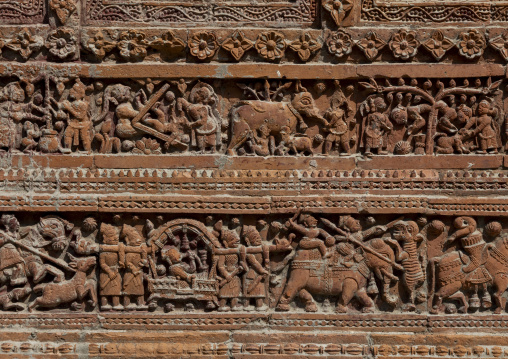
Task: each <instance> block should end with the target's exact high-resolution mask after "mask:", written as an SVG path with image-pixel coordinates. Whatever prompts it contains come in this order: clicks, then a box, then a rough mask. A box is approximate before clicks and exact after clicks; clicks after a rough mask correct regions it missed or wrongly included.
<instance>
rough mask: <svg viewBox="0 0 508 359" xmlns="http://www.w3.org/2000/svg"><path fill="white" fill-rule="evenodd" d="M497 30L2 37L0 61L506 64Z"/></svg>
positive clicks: (90, 31) (505, 44)
mask: <svg viewBox="0 0 508 359" xmlns="http://www.w3.org/2000/svg"><path fill="white" fill-rule="evenodd" d="M507 49H508V33H507V32H506V31H505V30H504V29H502V28H493V29H489V30H488V31H485V30H483V29H477V28H469V27H468V28H462V29H443V30H441V29H428V28H426V29H421V30H419V31H415V30H411V29H409V28H401V29H398V30H389V29H376V28H371V27H358V28H342V29H338V30H323V31H320V30H316V29H309V30H305V29H302V30H288V29H254V28H249V29H240V28H238V29H235V30H225V29H220V30H208V29H199V30H198V29H196V30H184V29H171V30H161V29H157V28H149V29H137V28H135V29H123V28H122V29H119V28H114V29H110V28H102V29H101V28H95V27H94V28H84V29H83V30H82V31H81V32H78V31H77V29H76V28H74V27H72V26H62V27H58V28H56V29H48V28H47V27H46V26H42V27H38V28H33V27H24V28H21V29H19V30H14V29H13V28H5V29H0V51H1V52H0V55H1V57H0V61H4V62H5V61H19V62H26V61H29V62H33V61H38V62H40V61H46V62H66V63H76V62H83V61H84V62H90V63H104V64H124V63H140V62H145V63H148V62H152V63H185V62H186V63H238V62H241V63H256V62H266V63H278V64H306V63H311V64H318V63H321V64H353V65H354V64H356V63H362V64H363V63H365V64H369V63H386V62H397V63H404V64H407V63H445V64H449V63H464V64H466V63H467V64H478V63H483V62H488V63H498V64H506V62H507V61H508V50H507Z"/></svg>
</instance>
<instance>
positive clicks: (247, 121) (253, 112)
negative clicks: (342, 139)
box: [228, 91, 328, 155]
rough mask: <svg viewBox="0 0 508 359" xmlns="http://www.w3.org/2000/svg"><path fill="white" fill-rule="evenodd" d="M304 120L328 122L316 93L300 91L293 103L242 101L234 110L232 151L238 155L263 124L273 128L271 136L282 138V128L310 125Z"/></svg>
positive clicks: (232, 111)
mask: <svg viewBox="0 0 508 359" xmlns="http://www.w3.org/2000/svg"><path fill="white" fill-rule="evenodd" d="M304 119H314V120H317V121H319V122H320V123H322V124H323V125H324V126H327V125H328V122H327V121H326V120H325V119H324V118H323V117H322V116H321V115H320V114H319V109H318V108H317V107H316V104H315V103H314V99H313V98H312V95H311V94H310V93H308V92H305V91H304V92H299V93H297V94H295V95H294V97H293V100H292V101H291V102H269V101H242V102H240V103H239V104H238V105H236V106H235V107H234V108H233V109H232V110H231V141H230V143H229V147H228V154H229V155H235V154H236V150H237V149H238V148H239V147H240V146H241V145H242V144H243V143H244V142H245V141H246V140H247V139H248V138H249V136H250V135H251V133H255V132H256V131H257V130H258V129H259V128H260V127H261V125H262V124H266V125H267V126H268V128H269V129H270V135H271V136H275V138H276V139H278V140H280V132H281V130H282V127H284V126H287V127H289V132H290V133H296V130H297V126H298V125H299V127H300V130H304V129H306V128H307V125H306V124H305V122H304Z"/></svg>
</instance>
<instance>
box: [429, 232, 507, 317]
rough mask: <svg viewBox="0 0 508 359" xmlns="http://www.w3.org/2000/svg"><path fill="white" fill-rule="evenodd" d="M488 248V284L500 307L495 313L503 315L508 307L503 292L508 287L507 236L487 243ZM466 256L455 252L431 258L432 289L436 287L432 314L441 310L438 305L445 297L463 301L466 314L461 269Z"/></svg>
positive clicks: (465, 299)
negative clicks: (489, 279) (490, 278)
mask: <svg viewBox="0 0 508 359" xmlns="http://www.w3.org/2000/svg"><path fill="white" fill-rule="evenodd" d="M487 250H488V257H487V260H486V262H485V264H484V265H485V268H486V269H487V271H488V272H489V274H490V275H491V277H492V283H491V284H489V286H490V285H491V286H492V287H493V288H494V289H495V292H494V295H493V297H494V301H495V303H496V305H497V307H496V309H495V311H494V313H495V314H500V313H501V312H503V311H504V310H505V306H506V298H503V293H504V292H505V291H506V289H508V276H507V273H508V238H498V239H497V240H496V241H494V243H490V244H488V245H487ZM463 257H464V255H463V254H461V253H460V252H459V251H453V252H450V253H446V254H444V255H443V256H441V257H436V258H433V259H431V269H432V273H433V281H432V290H433V291H434V289H435V290H436V292H435V294H434V298H435V303H434V305H433V308H432V311H431V312H432V313H434V314H436V313H438V312H439V307H440V306H441V304H442V302H443V300H445V299H458V300H460V301H461V303H462V304H463V307H462V308H461V309H460V310H461V311H462V312H464V313H467V310H468V308H469V306H468V303H467V298H466V295H465V294H464V292H463V289H465V287H466V283H465V273H464V272H463V271H462V267H464V266H465V265H467V262H466V261H465V260H464V259H463ZM436 269H437V270H436Z"/></svg>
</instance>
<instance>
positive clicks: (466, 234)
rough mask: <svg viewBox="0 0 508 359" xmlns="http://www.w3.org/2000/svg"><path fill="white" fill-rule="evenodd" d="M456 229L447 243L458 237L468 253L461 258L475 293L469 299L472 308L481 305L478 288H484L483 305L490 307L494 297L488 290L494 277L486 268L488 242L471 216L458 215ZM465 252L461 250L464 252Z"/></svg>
mask: <svg viewBox="0 0 508 359" xmlns="http://www.w3.org/2000/svg"><path fill="white" fill-rule="evenodd" d="M453 225H454V227H455V228H456V231H455V232H454V233H453V234H452V235H451V236H449V237H448V239H447V243H453V242H454V241H455V240H456V239H459V240H460V243H461V247H462V249H463V250H464V252H465V253H466V255H465V256H463V257H462V258H461V259H462V260H463V261H464V262H465V265H464V266H463V267H462V271H463V272H464V273H465V282H466V283H467V284H469V285H470V286H472V288H473V291H474V292H473V295H472V296H471V298H470V299H469V306H470V307H471V308H475V309H476V308H479V307H480V299H479V298H478V288H479V287H482V288H483V297H482V303H481V304H482V306H483V307H485V308H490V306H491V305H492V299H491V297H490V294H489V292H488V288H487V284H488V283H489V282H490V281H492V277H491V275H490V274H489V272H488V270H487V269H486V268H485V263H486V262H487V258H488V253H487V251H486V243H485V241H484V239H483V235H482V233H481V232H480V231H479V230H478V229H477V225H476V221H475V220H474V219H473V218H471V217H458V218H456V219H455V221H454V222H453ZM462 253H463V252H459V254H462Z"/></svg>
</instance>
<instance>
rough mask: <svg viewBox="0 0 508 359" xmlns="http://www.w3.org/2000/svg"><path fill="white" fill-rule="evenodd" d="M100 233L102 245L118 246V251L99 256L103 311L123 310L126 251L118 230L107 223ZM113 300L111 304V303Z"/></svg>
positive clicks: (104, 252) (105, 252)
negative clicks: (123, 274)
mask: <svg viewBox="0 0 508 359" xmlns="http://www.w3.org/2000/svg"><path fill="white" fill-rule="evenodd" d="M100 233H101V235H102V243H104V244H106V245H112V246H118V251H112V252H109V251H102V252H101V253H100V255H99V264H100V268H101V272H100V275H99V287H100V290H99V294H100V296H101V310H111V309H113V310H123V309H124V307H123V305H121V304H120V296H121V295H122V275H121V273H120V270H121V269H123V268H124V266H125V249H124V245H123V243H119V239H120V235H119V233H118V230H117V229H116V228H115V227H114V226H112V225H110V224H107V223H102V224H101V229H100ZM109 298H111V303H110V302H109Z"/></svg>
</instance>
